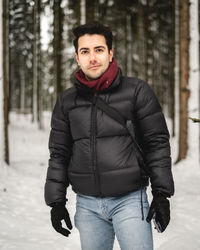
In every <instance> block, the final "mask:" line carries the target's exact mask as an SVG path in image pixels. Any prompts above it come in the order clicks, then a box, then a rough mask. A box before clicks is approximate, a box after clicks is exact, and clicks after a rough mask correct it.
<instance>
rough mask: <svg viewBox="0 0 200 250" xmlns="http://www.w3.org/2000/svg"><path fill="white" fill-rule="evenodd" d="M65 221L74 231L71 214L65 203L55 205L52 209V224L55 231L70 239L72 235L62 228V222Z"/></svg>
mask: <svg viewBox="0 0 200 250" xmlns="http://www.w3.org/2000/svg"><path fill="white" fill-rule="evenodd" d="M62 220H64V221H65V223H66V225H67V227H68V228H69V229H72V223H71V220H70V217H69V213H68V211H67V209H66V207H65V203H62V202H60V203H55V204H54V205H53V208H52V209H51V223H52V226H53V227H54V229H55V230H56V231H57V232H58V233H61V234H62V235H64V236H66V237H68V236H69V234H70V233H71V232H70V231H69V230H67V229H65V228H63V227H62V223H61V221H62Z"/></svg>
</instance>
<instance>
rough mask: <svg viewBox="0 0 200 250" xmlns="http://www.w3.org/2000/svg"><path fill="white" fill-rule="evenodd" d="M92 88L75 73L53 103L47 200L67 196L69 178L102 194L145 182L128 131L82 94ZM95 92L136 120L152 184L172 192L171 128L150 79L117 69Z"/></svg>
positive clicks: (76, 187) (89, 192) (78, 189)
mask: <svg viewBox="0 0 200 250" xmlns="http://www.w3.org/2000/svg"><path fill="white" fill-rule="evenodd" d="M92 94H93V93H92V89H90V88H88V87H87V86H85V85H83V84H82V83H80V82H78V81H77V80H76V79H75V87H72V88H70V89H67V90H65V91H64V92H63V93H62V94H61V95H60V96H59V98H58V100H57V103H56V105H55V107H54V110H53V114H52V120H51V127H52V129H51V133H50V138H49V149H50V160H49V168H48V172H47V179H46V184H45V200H46V203H47V204H48V205H50V204H51V203H54V202H62V201H65V199H66V198H65V197H66V188H67V186H68V185H69V184H71V185H72V189H73V190H74V191H75V192H76V193H81V194H85V195H91V196H100V197H105V196H120V195H124V194H127V193H128V192H131V191H134V190H138V189H140V188H141V185H143V184H142V181H141V171H140V167H139V165H138V161H137V159H136V155H135V151H134V149H133V147H134V146H133V142H132V139H131V136H130V135H129V133H128V132H127V130H126V129H125V128H124V127H123V126H122V125H120V124H119V123H118V122H116V121H115V120H113V119H112V118H110V117H109V116H108V115H106V114H105V113H104V112H103V111H102V110H100V109H98V108H97V107H96V106H94V105H93V104H91V103H90V102H89V101H87V100H86V98H85V97H84V95H86V96H90V95H92ZM97 96H100V97H101V98H102V99H104V101H106V102H107V103H108V104H109V105H110V106H111V107H113V108H115V109H117V110H118V111H119V112H120V113H121V114H122V115H123V116H124V117H125V118H126V119H127V120H135V121H137V122H136V127H137V136H138V137H139V140H140V142H141V143H142V147H143V150H144V152H145V160H146V165H147V168H148V172H149V175H150V181H151V186H152V190H157V191H160V192H162V193H164V194H166V195H168V196H171V195H173V193H174V184H173V177H172V173H171V158H170V146H169V133H168V130H167V127H166V122H165V119H164V116H163V113H162V111H161V107H160V105H159V103H158V101H157V98H156V97H155V95H154V93H153V91H152V90H151V88H150V87H149V86H148V84H146V83H145V82H143V81H141V80H139V79H137V78H129V77H123V76H122V75H121V73H120V71H119V73H118V75H117V77H116V79H115V80H114V82H113V83H112V85H111V86H110V87H109V88H107V89H104V90H102V91H99V92H98V93H97Z"/></svg>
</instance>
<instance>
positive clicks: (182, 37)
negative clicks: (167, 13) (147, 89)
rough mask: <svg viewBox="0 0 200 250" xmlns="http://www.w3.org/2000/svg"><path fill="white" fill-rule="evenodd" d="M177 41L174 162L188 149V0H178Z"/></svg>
mask: <svg viewBox="0 0 200 250" xmlns="http://www.w3.org/2000/svg"><path fill="white" fill-rule="evenodd" d="M179 41H180V52H179V56H180V57H179V60H180V72H179V74H180V82H179V88H180V99H179V101H180V118H179V154H178V159H177V161H176V162H179V161H180V160H182V159H185V158H186V155H187V150H188V141H187V136H188V99H189V94H190V92H189V89H188V81H189V0H179Z"/></svg>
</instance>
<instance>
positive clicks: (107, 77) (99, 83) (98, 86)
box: [75, 58, 118, 92]
mask: <svg viewBox="0 0 200 250" xmlns="http://www.w3.org/2000/svg"><path fill="white" fill-rule="evenodd" d="M117 73H118V65H117V62H116V60H115V58H113V60H112V62H111V63H110V65H109V67H108V69H107V70H106V72H104V73H103V75H102V76H101V77H100V78H98V79H95V80H93V81H88V80H87V79H86V77H85V74H84V73H83V71H82V70H81V69H80V70H79V71H77V72H76V73H75V77H76V78H77V79H78V80H79V81H80V82H81V83H83V84H85V85H86V86H88V87H89V88H95V91H96V92H97V91H99V90H102V89H105V88H108V87H109V86H110V85H111V83H112V82H113V80H114V79H115V77H116V76H117Z"/></svg>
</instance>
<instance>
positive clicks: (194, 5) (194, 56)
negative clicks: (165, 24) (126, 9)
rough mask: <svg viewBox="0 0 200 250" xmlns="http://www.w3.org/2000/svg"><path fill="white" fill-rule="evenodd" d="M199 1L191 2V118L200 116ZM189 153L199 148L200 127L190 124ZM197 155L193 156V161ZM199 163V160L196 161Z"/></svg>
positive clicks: (193, 0) (192, 0) (189, 105)
mask: <svg viewBox="0 0 200 250" xmlns="http://www.w3.org/2000/svg"><path fill="white" fill-rule="evenodd" d="M198 25H199V23H198V1H196V0H190V77H189V88H190V98H189V103H188V107H189V108H188V110H189V112H188V113H189V116H190V117H198V114H199V29H198ZM188 133H189V134H188V135H189V136H188V138H189V141H188V152H189V154H190V155H192V154H193V153H194V152H196V148H199V141H198V139H197V138H199V126H198V125H197V124H193V123H192V122H191V121H189V122H188ZM194 158H197V154H195V155H193V159H194ZM196 160H197V161H198V159H196Z"/></svg>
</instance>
